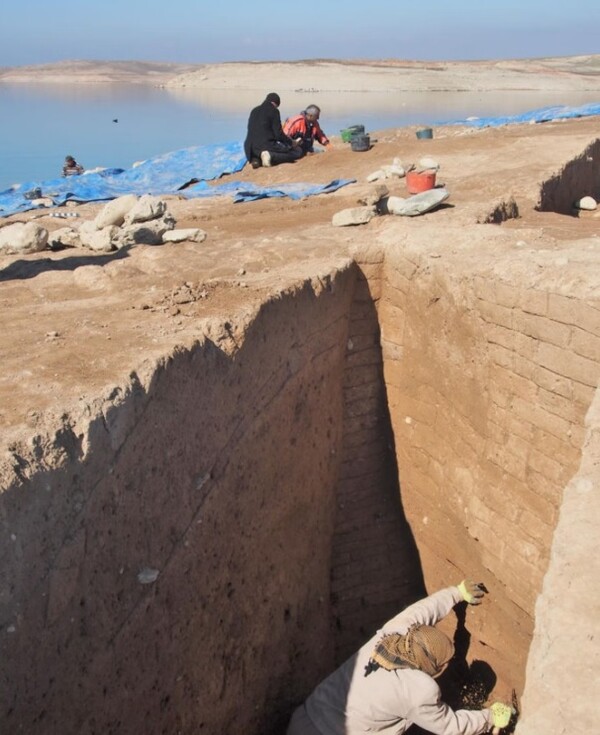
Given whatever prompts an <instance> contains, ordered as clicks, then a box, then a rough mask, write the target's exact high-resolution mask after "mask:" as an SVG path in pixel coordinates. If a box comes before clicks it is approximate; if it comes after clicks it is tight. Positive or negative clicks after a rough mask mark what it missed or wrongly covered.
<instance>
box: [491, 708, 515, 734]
mask: <svg viewBox="0 0 600 735" xmlns="http://www.w3.org/2000/svg"><path fill="white" fill-rule="evenodd" d="M490 710H491V711H492V725H493V727H499V728H503V727H506V726H507V725H508V723H509V722H510V718H511V717H512V716H513V715H514V714H515V711H514V709H513V708H512V707H511V706H510V705H508V704H502V702H494V704H493V705H492V706H491V707H490Z"/></svg>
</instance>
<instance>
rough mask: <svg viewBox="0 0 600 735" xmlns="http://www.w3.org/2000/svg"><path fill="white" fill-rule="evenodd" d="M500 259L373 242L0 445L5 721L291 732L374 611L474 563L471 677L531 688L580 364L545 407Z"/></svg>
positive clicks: (578, 425)
mask: <svg viewBox="0 0 600 735" xmlns="http://www.w3.org/2000/svg"><path fill="white" fill-rule="evenodd" d="M384 256H385V257H384ZM494 267H495V265H493V264H492V262H491V261H490V262H488V263H486V262H485V259H484V260H483V262H482V259H481V258H480V257H479V258H477V259H475V258H473V257H469V258H467V259H466V260H465V261H464V262H462V263H461V264H459V266H457V269H456V270H455V271H454V273H453V272H452V271H451V270H450V271H449V270H447V269H446V268H444V267H441V266H440V267H437V268H436V267H433V266H432V261H431V260H429V259H428V257H427V256H425V255H423V254H422V253H419V252H417V251H414V252H412V251H411V249H410V248H409V247H406V248H383V249H382V250H370V249H364V250H362V251H361V252H359V253H357V254H356V259H355V261H352V262H351V261H348V262H347V264H346V265H345V266H343V267H338V268H335V269H334V270H332V271H331V272H330V273H328V274H325V275H321V276H320V277H318V278H317V277H315V278H314V279H312V280H310V281H306V282H303V283H299V284H297V285H296V286H295V287H294V288H290V289H289V290H287V291H284V292H282V293H281V294H280V295H279V296H278V297H276V298H272V299H271V300H269V301H268V302H267V303H264V304H263V305H262V306H261V307H260V308H259V309H258V310H257V312H256V313H255V314H254V315H253V316H252V318H250V319H247V318H244V319H243V320H242V319H240V323H236V322H235V320H232V321H231V322H230V323H229V324H226V325H224V327H223V329H222V331H221V333H220V334H219V335H218V336H214V335H213V336H212V337H207V338H206V339H204V340H203V341H200V342H198V343H195V344H192V345H187V346H185V347H181V348H178V349H176V350H175V351H173V353H172V354H170V355H168V356H165V358H164V359H163V360H162V361H160V362H159V363H157V364H156V365H155V366H154V367H153V369H152V370H148V371H146V372H144V373H143V374H140V373H132V374H131V377H130V380H129V381H128V383H127V384H124V385H121V386H119V387H117V388H115V390H114V391H113V392H112V394H111V395H110V396H107V397H105V398H104V399H103V400H102V401H99V402H98V403H97V404H96V405H95V406H94V407H92V408H90V409H88V413H87V415H83V414H82V415H80V416H74V415H69V414H65V416H64V417H63V421H62V425H61V426H60V427H57V430H56V433H55V434H54V435H53V436H51V437H37V438H36V439H34V440H33V441H32V443H31V446H30V448H29V449H28V450H27V451H25V450H24V449H23V448H13V460H12V461H13V470H14V481H13V482H12V484H11V485H10V486H9V487H7V489H6V490H5V492H4V493H3V495H2V497H1V515H0V518H1V520H2V527H3V530H4V533H3V536H2V541H1V543H2V550H1V553H2V564H1V568H2V574H3V579H2V585H1V592H0V595H1V597H0V619H1V621H2V626H3V629H4V631H5V632H4V633H3V635H2V659H3V661H4V662H9V665H8V666H6V665H5V666H3V670H2V674H1V676H2V689H3V696H2V701H3V705H2V706H3V707H4V712H3V713H2V721H3V723H4V725H5V728H6V730H7V731H10V732H15V733H17V732H24V733H28V735H33V734H35V733H40V734H41V733H44V734H45V735H47V734H48V733H58V732H64V733H89V734H90V735H91V734H92V733H103V735H108V734H109V733H114V734H115V735H116V733H119V734H123V733H141V732H143V733H147V734H148V735H154V734H158V733H168V734H169V735H172V734H173V733H178V732H181V733H192V732H194V733H209V734H210V735H215V734H217V733H223V735H229V734H231V733H234V732H240V733H242V732H243V733H246V734H247V735H252V733H263V734H264V733H269V734H270V733H272V734H273V735H275V734H276V733H281V732H282V731H283V728H284V726H285V722H286V721H287V718H288V717H289V714H290V712H291V710H292V709H293V707H294V706H295V705H296V704H297V703H298V702H300V701H301V700H302V699H303V698H304V697H305V696H306V694H307V693H308V692H309V691H310V689H311V688H312V687H313V686H314V685H315V684H316V683H317V682H318V681H319V680H320V679H321V678H322V677H323V676H324V675H325V674H326V673H328V672H329V671H331V670H332V668H333V667H334V666H335V665H336V663H338V662H339V661H341V660H342V659H343V658H344V657H345V656H346V655H348V654H349V653H351V652H352V651H353V650H354V648H355V647H356V646H358V645H360V643H362V642H363V641H364V640H365V638H366V637H368V636H369V635H371V634H372V632H373V631H374V630H376V629H377V627H378V626H379V625H380V624H381V623H382V622H383V621H384V620H386V619H387V618H388V617H390V616H391V615H393V614H394V613H395V612H397V611H398V609H399V608H401V607H402V606H404V605H406V604H408V603H409V602H411V601H413V600H414V599H416V598H417V597H418V596H420V595H422V594H423V593H424V592H425V591H426V590H428V591H433V590H435V589H436V588H438V587H442V586H447V585H449V584H455V583H457V582H459V581H460V579H462V578H463V577H464V576H465V575H470V576H474V577H477V578H481V579H484V580H485V582H486V585H487V588H488V589H489V596H488V600H486V604H485V605H483V606H481V609H478V610H477V611H473V610H469V611H467V612H466V615H465V614H463V613H464V611H463V613H459V616H458V617H455V616H454V615H452V616H450V617H451V618H452V619H451V620H447V621H446V629H447V631H448V632H449V633H450V634H451V635H453V634H454V633H455V630H456V629H457V624H458V634H457V642H458V643H459V650H460V652H461V653H462V654H463V655H464V656H465V657H466V660H467V661H468V662H472V661H473V660H476V661H478V662H480V663H478V664H475V667H474V668H472V673H473V672H475V674H476V675H477V671H479V672H484V673H482V674H481V682H483V680H484V679H485V682H486V683H490V682H491V683H494V682H495V685H496V689H495V691H496V692H497V694H498V695H499V696H501V695H503V694H504V695H506V694H507V693H508V692H510V690H511V689H512V688H513V687H514V688H516V689H517V691H519V692H520V691H522V689H523V682H524V673H525V664H526V659H527V653H528V649H529V644H530V639H531V634H532V630H533V612H534V604H535V600H536V598H537V595H538V593H539V591H540V589H541V584H542V578H543V575H544V573H545V571H546V568H547V565H548V560H549V555H550V546H551V541H552V535H553V531H554V527H555V525H556V522H557V513H558V508H559V505H560V500H561V494H562V490H563V488H564V486H565V485H566V483H567V482H568V481H569V479H570V478H571V477H572V476H574V475H575V474H576V471H577V468H578V466H579V461H580V457H581V446H582V443H583V437H584V431H583V424H584V415H585V411H586V410H587V407H588V406H589V403H590V402H591V398H592V394H593V388H592V385H591V383H592V382H593V378H592V376H591V372H590V373H589V374H584V373H583V372H582V373H581V374H578V376H577V378H576V380H575V382H576V384H577V391H576V393H575V395H574V397H573V400H571V401H570V403H569V406H567V405H566V402H565V404H563V403H561V402H560V394H559V392H557V390H558V389H557V387H556V386H557V385H558V384H559V378H560V377H561V376H558V375H557V374H556V373H554V374H552V375H549V374H548V375H547V374H546V373H545V372H544V371H546V372H549V371H548V370H547V368H544V367H543V365H542V364H541V363H542V362H543V359H544V358H543V354H542V353H541V352H540V351H539V350H538V351H534V350H533V346H534V343H535V344H536V345H537V346H538V347H539V344H542V345H547V344H548V343H547V342H544V339H545V337H544V335H543V332H544V329H549V328H550V327H549V326H548V325H549V324H550V323H551V322H552V320H553V316H552V312H551V310H550V309H549V303H550V301H549V299H550V300H551V297H550V296H549V293H551V288H550V287H549V286H548V285H547V284H546V285H544V286H542V285H540V287H539V289H533V290H532V289H531V288H530V282H529V281H528V280H527V278H525V279H524V283H525V282H526V285H523V287H522V288H521V287H520V286H519V285H518V284H517V285H507V284H506V283H502V282H501V279H500V281H499V279H498V274H497V272H494V270H493V268H494ZM560 304H561V302H560V301H559V300H558V301H556V309H558V312H560V313H559V318H558V320H557V321H556V322H555V323H556V324H562V326H564V320H562V321H561V319H562V317H561V316H560V314H562V313H563V312H561V311H560ZM574 305H578V306H579V307H581V308H584V306H585V304H583V303H582V302H581V301H580V302H578V303H577V304H575V301H573V302H572V301H571V299H569V304H568V306H569V308H573V307H574ZM563 306H564V308H565V309H566V307H567V304H564V305H563ZM558 312H557V313H558ZM506 320H510V325H508V324H507V323H506ZM242 322H243V323H242ZM544 325H546V326H544ZM558 328H559V327H557V329H558ZM535 330H537V332H538V334H537V336H536V334H535V333H534V332H535ZM529 348H531V353H530V354H529V357H528V358H525V356H524V354H523V350H525V349H529ZM536 349H537V348H536ZM544 349H546V348H544ZM534 352H535V354H534ZM542 352H543V350H542ZM518 357H521V358H522V360H521V362H520V363H519V365H520V368H519V367H518V365H517V362H518V361H517V358H518ZM536 360H537V362H536ZM540 361H541V362H540ZM526 363H530V365H531V366H534V365H537V368H538V369H537V372H535V374H534V371H533V367H532V368H531V371H530V373H531V374H530V375H529V376H527V374H526V371H527V369H528V368H527V365H526ZM538 363H539V364H538ZM582 370H583V368H582ZM591 370H592V369H591V368H590V371H591ZM569 371H570V368H569V365H567V366H566V367H565V369H564V371H563V372H564V373H565V375H567V374H568V373H569ZM562 380H572V378H567V377H563V378H562ZM544 381H546V383H545V384H544ZM553 381H554V382H553ZM560 385H561V386H562V385H563V384H562V383H561V384H560ZM553 386H554V387H553ZM561 411H564V412H565V415H564V416H560V415H559V414H560V412H561ZM567 429H568V431H567ZM465 667H467V664H466V663H464V661H463V668H462V674H464V673H465V671H466V668H465ZM459 673H460V672H459ZM484 674H485V676H484ZM457 675H458V673H457ZM455 682H456V680H455ZM481 682H480V683H481Z"/></svg>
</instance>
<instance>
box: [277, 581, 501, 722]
mask: <svg viewBox="0 0 600 735" xmlns="http://www.w3.org/2000/svg"><path fill="white" fill-rule="evenodd" d="M483 594H484V587H483V585H481V584H477V583H475V582H471V581H469V580H464V581H463V582H461V583H460V584H459V585H458V586H456V587H447V588H446V589H443V590H440V591H439V592H436V593H435V594H433V595H430V596H429V597H426V598H425V599H423V600H420V601H419V602H415V603H414V605H410V606H409V607H407V608H406V609H405V610H404V611H403V612H401V613H400V614H399V615H396V617H394V618H392V619H391V620H390V621H388V622H387V623H386V624H385V625H384V626H383V628H382V629H381V630H380V631H378V632H377V633H376V634H375V635H374V636H373V637H372V638H371V640H369V641H367V643H365V645H364V646H363V647H362V648H360V649H359V650H358V652H357V653H355V654H354V655H353V656H351V657H350V658H349V659H348V660H347V661H346V663H344V664H342V665H341V666H340V668H339V669H337V670H336V671H334V672H333V673H332V674H330V676H329V677H328V678H327V679H325V680H324V681H323V682H322V683H321V684H319V685H318V686H317V688H316V689H315V690H314V691H313V692H312V694H311V695H310V696H309V697H308V699H307V700H306V702H305V703H304V704H302V705H300V707H298V709H296V711H295V712H294V714H293V715H292V719H291V721H290V724H289V726H288V729H287V733H286V735H359V734H360V733H365V732H378V733H389V735H401V734H402V733H404V732H405V731H406V730H407V729H408V728H409V727H410V726H411V725H418V726H419V727H420V728H422V729H423V730H426V731H427V732H430V733H434V734H435V735H480V734H481V733H485V732H487V731H488V730H490V729H491V728H503V727H506V726H507V725H508V724H509V722H510V719H511V716H512V715H513V714H514V713H513V710H512V707H510V706H509V705H507V704H503V703H501V702H495V703H494V704H492V705H491V707H488V708H485V709H480V710H464V709H463V710H456V711H454V710H453V709H452V708H451V707H449V706H448V705H447V704H446V703H445V702H443V701H442V698H441V692H440V688H439V686H438V684H437V682H436V681H435V679H436V678H437V677H438V676H439V675H440V674H441V673H442V672H443V671H444V670H445V668H446V666H447V665H448V662H449V661H450V659H451V658H452V657H453V655H454V644H453V643H452V641H451V640H450V639H449V638H448V637H447V636H446V635H445V634H444V633H442V632H441V631H440V630H438V629H437V628H435V627H434V626H435V624H436V623H437V622H438V621H439V620H441V619H442V618H444V617H445V616H446V615H447V614H448V613H449V612H450V611H451V610H452V608H453V607H454V606H455V605H456V604H458V603H459V602H463V601H464V602H467V603H469V604H470V605H477V604H479V603H480V602H481V600H482V598H483Z"/></svg>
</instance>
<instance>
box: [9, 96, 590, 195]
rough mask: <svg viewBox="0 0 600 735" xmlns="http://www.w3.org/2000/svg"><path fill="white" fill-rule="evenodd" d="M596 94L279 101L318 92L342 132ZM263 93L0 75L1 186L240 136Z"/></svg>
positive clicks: (287, 106)
mask: <svg viewBox="0 0 600 735" xmlns="http://www.w3.org/2000/svg"><path fill="white" fill-rule="evenodd" d="M597 97H598V95H597V93H593V92H590V93H585V92H573V93H569V94H567V95H565V93H539V92H501V93H498V92H494V93H482V92H429V93H425V92H420V93H387V94H385V93H381V94H380V93H370V94H365V93H364V92H361V93H355V94H352V93H348V92H344V93H333V92H327V93H324V92H320V93H312V94H309V93H285V94H282V104H281V108H280V109H281V115H282V118H283V119H285V117H287V116H288V115H292V114H295V113H296V112H299V111H300V110H301V109H303V108H304V107H305V106H306V105H307V104H309V103H311V102H314V103H315V104H318V105H320V106H321V108H322V113H321V123H322V127H323V129H324V130H325V132H326V133H327V134H329V135H336V134H339V131H340V129H342V128H345V127H348V126H349V125H354V124H359V123H360V124H364V125H365V126H366V128H367V131H370V132H374V131H377V130H383V129H386V128H397V127H402V126H405V125H423V124H428V125H431V124H435V123H437V122H445V121H450V120H458V119H464V118H466V117H471V116H478V117H487V116H493V115H498V116H500V115H512V114H517V113H521V112H526V111H528V110H534V109H537V108H540V107H545V106H546V105H562V104H567V105H582V104H585V103H588V102H597V101H598V98H597ZM263 98H264V95H262V94H261V93H257V92H255V91H252V92H231V91H222V92H221V91H215V90H210V91H202V90H197V89H196V90H195V89H188V88H184V89H164V88H155V87H148V86H145V85H119V84H114V85H113V84H106V85H104V84H103V85H81V84H73V85H68V86H62V85H33V84H6V83H5V84H0V191H1V190H2V189H5V188H7V187H8V186H10V185H11V184H14V183H20V182H25V181H43V180H44V179H51V178H54V177H56V176H58V175H60V172H61V168H62V164H63V160H64V157H65V155H67V154H70V155H73V156H74V157H75V158H76V159H77V161H79V162H80V163H81V164H82V165H83V166H84V167H86V168H95V167H96V166H104V167H118V168H129V167H130V166H131V165H132V164H133V163H134V162H135V161H140V160H144V159H146V158H150V157H152V156H156V155H160V154H161V153H166V152H168V151H173V150H177V149H179V148H186V147H188V146H192V145H203V144H208V143H227V142H231V141H234V140H243V139H244V137H245V131H246V121H247V118H248V112H249V110H250V109H251V108H252V107H253V106H254V105H256V104H258V103H259V102H261V101H262V99H263ZM114 120H117V121H118V122H114Z"/></svg>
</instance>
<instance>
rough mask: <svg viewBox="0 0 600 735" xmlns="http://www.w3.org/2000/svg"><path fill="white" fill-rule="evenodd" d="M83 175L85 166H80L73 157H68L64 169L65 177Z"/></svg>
mask: <svg viewBox="0 0 600 735" xmlns="http://www.w3.org/2000/svg"><path fill="white" fill-rule="evenodd" d="M82 173H83V166H80V165H79V164H78V163H77V161H76V160H75V159H74V158H73V156H66V157H65V163H64V166H63V168H62V175H63V176H79V174H82Z"/></svg>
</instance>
